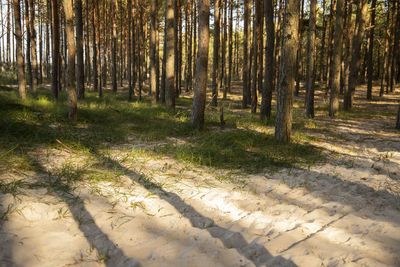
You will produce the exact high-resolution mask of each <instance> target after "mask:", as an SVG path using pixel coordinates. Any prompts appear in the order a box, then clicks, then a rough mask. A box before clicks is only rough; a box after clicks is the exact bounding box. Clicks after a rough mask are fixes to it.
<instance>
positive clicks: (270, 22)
mask: <svg viewBox="0 0 400 267" xmlns="http://www.w3.org/2000/svg"><path fill="white" fill-rule="evenodd" d="M264 12H265V29H266V32H267V42H266V45H265V78H264V87H263V90H262V100H261V107H260V116H261V119H262V120H263V119H265V118H267V119H270V118H271V109H272V108H271V106H272V92H273V88H274V80H275V75H274V74H275V69H274V65H275V62H274V48H275V45H274V43H275V25H274V4H273V0H266V1H265V2H264Z"/></svg>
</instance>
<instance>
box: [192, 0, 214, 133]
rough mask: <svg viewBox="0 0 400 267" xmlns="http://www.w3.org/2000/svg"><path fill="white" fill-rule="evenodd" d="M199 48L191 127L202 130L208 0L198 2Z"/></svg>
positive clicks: (208, 34)
mask: <svg viewBox="0 0 400 267" xmlns="http://www.w3.org/2000/svg"><path fill="white" fill-rule="evenodd" d="M198 5H199V6H198V10H199V38H198V39H199V48H198V56H197V61H196V65H197V66H196V78H195V85H194V98H193V108H192V126H193V127H194V128H195V129H203V127H204V112H205V104H206V91H207V77H208V75H207V70H208V46H209V39H210V21H209V17H210V0H199V1H198Z"/></svg>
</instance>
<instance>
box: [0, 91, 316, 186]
mask: <svg viewBox="0 0 400 267" xmlns="http://www.w3.org/2000/svg"><path fill="white" fill-rule="evenodd" d="M126 99H127V97H126V92H123V93H120V94H117V95H113V94H111V93H109V92H106V95H105V97H104V98H102V99H99V98H98V97H97V96H96V94H95V93H93V92H88V93H87V96H86V99H85V100H83V101H81V102H80V103H79V113H78V117H79V120H78V122H77V123H74V124H71V123H70V122H69V121H68V119H67V112H68V107H67V104H66V103H67V102H66V95H65V92H62V93H61V97H60V100H59V101H58V102H55V101H53V100H52V97H51V94H50V92H49V91H48V90H44V89H39V93H38V94H37V96H36V97H30V98H29V99H28V100H25V101H22V100H20V99H19V98H18V96H17V93H16V92H15V90H14V91H10V90H1V88H0V159H1V160H0V172H2V173H4V172H7V171H10V170H11V171H12V170H18V171H24V170H27V171H29V170H30V171H35V170H37V171H40V168H39V167H38V166H37V163H36V162H35V159H33V158H32V157H31V156H29V152H30V151H33V150H35V149H37V148H40V149H46V148H52V147H58V148H63V149H65V148H67V149H68V150H69V151H70V152H71V153H73V154H76V155H85V156H88V157H91V158H92V159H93V157H96V156H94V155H95V154H96V153H97V152H98V151H102V150H104V149H107V148H108V147H110V146H113V145H118V144H127V143H129V142H130V141H129V140H134V141H133V142H135V143H139V144H146V143H152V144H154V143H155V144H156V146H155V148H154V146H152V147H153V148H148V149H147V148H140V150H144V151H145V152H146V151H148V152H149V154H151V155H160V156H165V155H167V156H171V157H173V158H175V159H177V160H179V161H182V162H185V163H188V164H194V165H200V166H206V167H212V168H216V169H224V170H235V171H243V172H246V173H254V172H259V171H262V170H264V169H266V168H268V169H274V168H275V169H276V168H281V167H295V166H309V165H312V164H315V163H316V162H319V161H321V160H323V158H322V156H321V153H320V151H319V150H318V149H316V148H315V147H313V146H312V145H310V144H308V142H309V138H308V137H307V136H306V135H305V134H304V133H302V129H303V128H304V127H305V125H306V124H307V122H305V123H301V124H299V125H297V124H295V125H294V128H295V129H297V132H296V133H295V135H294V140H293V142H292V143H291V144H280V143H277V142H276V141H275V139H274V137H273V121H274V120H273V119H272V120H270V121H268V122H262V121H260V120H259V118H258V115H252V114H250V113H249V112H248V111H245V110H237V109H230V108H228V106H229V105H226V108H225V120H226V126H225V129H224V130H221V129H220V127H219V110H218V109H215V108H211V107H208V108H207V117H206V124H207V129H206V130H205V131H202V132H199V131H193V130H192V129H191V127H190V123H189V121H190V108H191V100H190V99H189V98H181V99H178V101H177V109H176V111H175V112H172V111H170V110H167V109H166V108H164V107H163V106H161V105H154V104H151V103H150V101H148V100H147V99H145V101H143V102H128V101H126ZM295 116H301V115H296V114H295ZM296 121H300V120H296ZM170 138H175V139H178V140H182V142H178V143H175V142H172V141H171V139H170ZM60 143H62V145H60ZM64 146H65V147H64ZM95 152H96V153H95ZM131 160H132V159H131ZM64 167H65V168H64V169H61V170H59V173H56V174H55V175H56V176H57V177H59V178H60V181H54V182H55V184H54V186H55V187H57V186H59V187H60V186H61V187H62V185H67V186H68V187H69V186H70V185H71V184H73V183H74V182H76V181H79V180H82V177H84V179H86V180H88V181H111V180H114V179H117V178H118V177H119V176H121V175H122V174H121V173H120V172H119V171H118V169H117V168H115V167H113V166H110V165H107V163H105V162H102V161H101V160H100V161H99V159H95V160H93V161H92V162H89V163H87V164H86V165H85V166H84V168H85V170H81V169H79V168H78V169H77V167H74V166H64ZM60 189H63V190H68V189H69V188H60Z"/></svg>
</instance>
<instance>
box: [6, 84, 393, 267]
mask: <svg viewBox="0 0 400 267" xmlns="http://www.w3.org/2000/svg"><path fill="white" fill-rule="evenodd" d="M236 89H237V94H236V91H234V92H233V94H232V95H231V96H230V98H229V100H227V101H225V102H224V104H223V105H224V106H225V109H224V110H225V120H226V125H225V127H224V128H223V129H222V128H221V127H220V126H219V115H220V113H219V109H214V108H212V107H210V106H207V129H206V130H205V131H204V132H193V131H192V130H191V129H190V126H188V121H189V114H190V104H191V100H190V96H189V95H184V96H182V97H181V98H180V99H179V100H178V107H177V110H176V111H175V112H174V113H173V112H170V111H168V110H165V109H164V108H162V107H160V106H157V105H152V104H151V103H149V102H147V99H145V101H143V102H142V103H137V102H132V103H128V102H126V101H125V100H124V99H126V92H125V91H123V92H121V93H119V94H118V95H116V96H112V95H111V93H109V92H107V96H106V97H105V98H104V99H103V100H99V99H97V98H96V97H95V94H94V93H89V94H88V96H87V98H86V100H84V101H82V102H81V103H80V106H79V108H80V111H79V118H80V120H79V122H78V123H76V124H74V125H70V124H69V123H68V121H67V119H66V116H65V114H66V111H67V109H66V106H65V96H63V97H64V99H62V100H60V103H59V104H58V105H57V104H55V103H53V102H52V101H50V100H49V99H51V97H50V95H49V93H48V92H47V91H48V90H47V91H45V90H44V89H43V90H41V91H40V94H39V96H38V97H36V98H35V99H34V100H27V101H20V100H18V99H17V97H16V94H15V92H14V91H12V90H13V88H12V86H2V87H1V88H0V266H7V267H8V266H41V267H43V266H254V265H255V266H307V267H309V266H399V265H400V133H399V132H398V131H396V130H394V123H395V116H396V112H397V105H398V101H399V99H400V98H399V96H396V95H394V94H389V95H386V96H385V97H383V98H376V99H375V100H374V101H372V102H366V101H365V100H364V93H361V92H364V91H365V88H364V87H361V88H359V89H358V91H357V92H358V93H357V95H356V100H355V108H354V110H352V111H351V112H341V113H340V115H339V116H338V117H337V118H336V119H329V118H328V117H327V112H326V106H327V102H326V97H325V96H324V94H323V93H319V94H318V96H317V99H316V101H317V102H316V103H317V108H316V111H317V112H316V113H317V114H316V118H315V119H314V120H308V119H306V118H304V116H303V108H302V106H303V104H302V99H303V95H301V96H300V97H298V98H296V101H295V112H294V116H295V120H294V121H295V124H294V130H295V134H294V139H293V143H292V144H289V145H283V144H278V143H276V142H275V141H274V138H273V122H260V121H259V120H258V116H257V115H251V114H249V110H242V109H240V96H239V88H236ZM375 95H376V92H375Z"/></svg>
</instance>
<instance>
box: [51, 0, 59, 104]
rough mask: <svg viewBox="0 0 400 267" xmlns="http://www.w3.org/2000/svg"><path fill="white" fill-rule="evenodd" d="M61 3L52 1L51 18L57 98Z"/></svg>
mask: <svg viewBox="0 0 400 267" xmlns="http://www.w3.org/2000/svg"><path fill="white" fill-rule="evenodd" d="M58 13H59V5H58V0H52V1H51V18H52V23H51V24H52V27H51V28H52V35H51V37H52V50H51V51H52V56H51V57H52V64H51V68H52V74H51V77H52V78H51V79H52V83H51V88H52V91H53V95H54V98H55V99H58V92H59V90H58V89H59V83H60V76H59V68H60V56H61V55H60V21H59V15H58Z"/></svg>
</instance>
